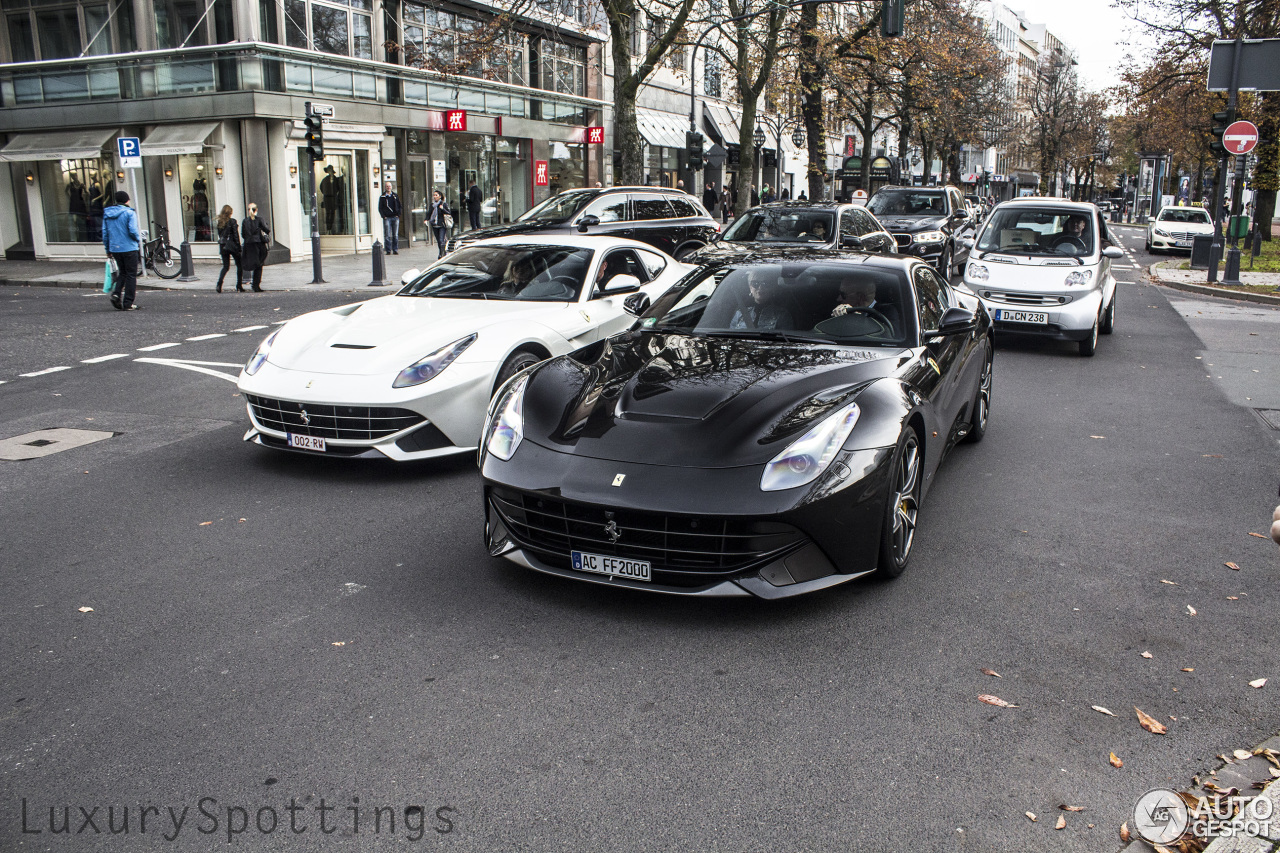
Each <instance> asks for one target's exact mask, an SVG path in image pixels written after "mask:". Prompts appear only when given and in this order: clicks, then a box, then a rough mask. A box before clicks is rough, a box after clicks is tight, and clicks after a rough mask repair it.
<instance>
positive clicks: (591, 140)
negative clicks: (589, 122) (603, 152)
mask: <svg viewBox="0 0 1280 853" xmlns="http://www.w3.org/2000/svg"><path fill="white" fill-rule="evenodd" d="M587 144H588V145H604V128H603V127H588V128H587Z"/></svg>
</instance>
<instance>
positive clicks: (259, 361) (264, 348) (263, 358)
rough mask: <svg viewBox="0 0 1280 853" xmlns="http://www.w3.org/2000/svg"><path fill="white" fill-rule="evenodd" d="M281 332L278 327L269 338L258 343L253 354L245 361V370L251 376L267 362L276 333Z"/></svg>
mask: <svg viewBox="0 0 1280 853" xmlns="http://www.w3.org/2000/svg"><path fill="white" fill-rule="evenodd" d="M278 334H280V330H279V329H276V330H275V331H274V332H272V333H271V334H269V335H267V339H266V340H265V341H263V342H262V343H260V344H258V348H257V349H256V350H254V351H253V355H251V356H249V361H248V362H246V363H245V366H244V372H245V373H246V374H248V375H249V376H252V375H253V374H255V373H257V372H258V370H259V369H260V368H261V367H262V365H264V364H266V363H267V356H268V355H269V354H270V353H271V345H272V344H273V343H275V340H276V335H278Z"/></svg>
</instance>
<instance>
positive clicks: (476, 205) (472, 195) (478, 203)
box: [467, 179, 484, 231]
mask: <svg viewBox="0 0 1280 853" xmlns="http://www.w3.org/2000/svg"><path fill="white" fill-rule="evenodd" d="M483 205H484V193H482V192H480V187H478V186H476V182H475V180H474V179H473V180H472V181H471V189H469V190H467V215H468V216H470V217H471V230H472V231H474V230H476V229H477V228H479V227H480V208H481V207H482V206H483Z"/></svg>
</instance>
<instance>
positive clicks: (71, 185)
mask: <svg viewBox="0 0 1280 853" xmlns="http://www.w3.org/2000/svg"><path fill="white" fill-rule="evenodd" d="M38 169H39V172H40V201H41V203H42V205H43V207H44V230H45V239H46V240H48V241H49V242H50V243H100V242H102V211H103V209H104V208H105V207H107V206H109V205H111V204H114V203H115V202H114V201H109V199H113V198H114V196H115V193H116V181H115V175H114V174H113V173H112V172H111V169H110V164H108V163H107V161H106V160H47V161H44V162H42V163H40V164H39V166H38Z"/></svg>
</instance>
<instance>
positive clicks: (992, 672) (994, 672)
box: [982, 669, 1004, 678]
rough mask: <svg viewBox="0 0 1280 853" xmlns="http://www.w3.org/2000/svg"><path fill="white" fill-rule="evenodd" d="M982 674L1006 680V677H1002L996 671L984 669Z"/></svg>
mask: <svg viewBox="0 0 1280 853" xmlns="http://www.w3.org/2000/svg"><path fill="white" fill-rule="evenodd" d="M982 674H983V675H994V676H995V677H996V678H1004V676H1003V675H1001V674H1000V673H998V672H996V671H995V670H994V669H984V670H983V671H982Z"/></svg>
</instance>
